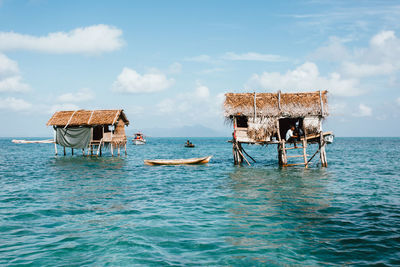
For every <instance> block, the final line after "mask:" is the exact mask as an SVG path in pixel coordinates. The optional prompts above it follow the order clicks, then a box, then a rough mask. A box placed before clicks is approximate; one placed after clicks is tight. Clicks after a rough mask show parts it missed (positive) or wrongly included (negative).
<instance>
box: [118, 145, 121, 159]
mask: <svg viewBox="0 0 400 267" xmlns="http://www.w3.org/2000/svg"><path fill="white" fill-rule="evenodd" d="M120 147H121V146H118V157H119V155H120Z"/></svg>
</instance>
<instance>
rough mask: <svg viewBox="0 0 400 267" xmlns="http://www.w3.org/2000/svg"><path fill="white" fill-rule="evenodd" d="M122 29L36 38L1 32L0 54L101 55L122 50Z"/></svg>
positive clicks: (93, 28)
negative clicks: (9, 52) (20, 51)
mask: <svg viewBox="0 0 400 267" xmlns="http://www.w3.org/2000/svg"><path fill="white" fill-rule="evenodd" d="M121 36H122V30H120V29H118V28H116V27H113V26H109V25H104V24H99V25H93V26H89V27H82V28H76V29H73V30H71V31H69V32H53V33H49V34H48V35H46V36H33V35H27V34H20V33H15V32H0V51H15V50H27V51H35V52H42V53H52V54H101V53H104V52H111V51H115V50H117V49H119V48H121V47H122V46H123V44H124V42H123V40H122V38H121Z"/></svg>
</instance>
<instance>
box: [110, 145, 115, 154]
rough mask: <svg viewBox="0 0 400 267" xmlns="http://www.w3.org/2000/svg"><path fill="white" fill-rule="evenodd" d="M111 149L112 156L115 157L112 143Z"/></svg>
mask: <svg viewBox="0 0 400 267" xmlns="http://www.w3.org/2000/svg"><path fill="white" fill-rule="evenodd" d="M110 147H111V156H112V157H114V150H113V144H112V143H110Z"/></svg>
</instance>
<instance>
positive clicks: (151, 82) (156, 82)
mask: <svg viewBox="0 0 400 267" xmlns="http://www.w3.org/2000/svg"><path fill="white" fill-rule="evenodd" d="M173 83H174V80H173V79H168V78H167V76H166V75H165V74H163V73H160V72H152V73H146V74H143V75H142V74H139V73H137V72H136V71H135V70H133V69H130V68H124V69H123V70H122V72H121V74H119V75H118V77H117V80H116V81H115V82H114V83H113V86H112V90H113V91H114V92H119V93H132V94H134V93H153V92H159V91H162V90H165V89H166V88H168V87H170V86H171V85H172V84H173Z"/></svg>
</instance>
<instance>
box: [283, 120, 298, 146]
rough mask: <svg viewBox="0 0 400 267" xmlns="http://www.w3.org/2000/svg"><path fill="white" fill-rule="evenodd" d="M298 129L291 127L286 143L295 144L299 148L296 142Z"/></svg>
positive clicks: (287, 133)
mask: <svg viewBox="0 0 400 267" xmlns="http://www.w3.org/2000/svg"><path fill="white" fill-rule="evenodd" d="M295 130H296V127H294V125H291V126H290V129H289V130H288V131H287V132H286V138H285V139H286V142H288V143H290V142H293V143H294V147H297V144H296V141H297V138H298V136H297V135H295V132H294V131H295Z"/></svg>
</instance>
